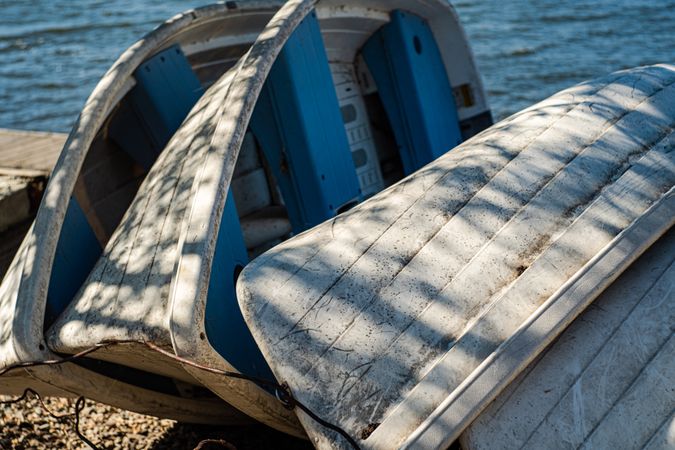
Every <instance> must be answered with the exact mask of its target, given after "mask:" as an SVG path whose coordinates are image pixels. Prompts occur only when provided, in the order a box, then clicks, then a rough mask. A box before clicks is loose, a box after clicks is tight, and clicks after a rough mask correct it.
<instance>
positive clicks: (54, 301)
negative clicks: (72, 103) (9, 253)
mask: <svg viewBox="0 0 675 450" xmlns="http://www.w3.org/2000/svg"><path fill="white" fill-rule="evenodd" d="M134 76H135V77H136V81H137V84H136V86H135V87H134V88H133V90H132V92H130V98H131V102H130V104H126V105H122V106H121V108H126V109H123V110H120V111H118V112H117V115H116V119H115V120H114V121H113V124H111V130H110V133H111V137H113V138H115V140H116V141H117V142H118V144H120V145H121V147H122V148H123V149H124V150H125V151H127V152H128V153H129V154H131V156H132V157H134V159H136V161H137V162H139V163H141V164H142V165H143V166H144V167H146V168H149V167H150V166H152V164H153V163H154V161H155V159H156V158H157V155H159V153H160V152H161V151H162V150H163V149H164V146H165V145H166V143H167V142H168V141H169V139H170V138H171V136H172V135H173V134H174V133H175V132H176V130H177V129H178V127H179V126H180V124H181V123H182V122H183V120H185V117H186V116H187V114H188V113H189V112H190V110H191V109H192V107H193V106H194V104H195V103H196V102H197V100H198V99H199V97H200V96H201V95H202V93H203V90H202V88H201V86H200V85H199V80H198V79H197V77H196V75H195V74H194V73H193V72H192V68H191V67H190V64H189V63H188V61H187V59H186V58H185V55H183V53H182V52H181V50H180V48H179V47H178V46H174V47H171V48H168V49H166V50H164V51H162V52H161V53H158V54H157V55H155V56H153V57H152V58H150V59H149V60H148V61H146V62H144V63H143V64H142V65H141V66H140V67H139V68H138V69H137V71H136V73H135V74H134ZM102 251H103V250H102V248H101V246H100V244H99V242H98V240H97V239H96V236H95V234H94V232H93V230H92V228H91V226H90V225H89V222H88V221H87V218H86V216H85V215H84V212H83V211H82V208H81V207H80V206H79V205H78V203H77V201H76V200H75V198H71V199H70V203H69V204H68V210H67V212H66V216H65V218H64V223H63V228H62V230H61V234H60V236H59V242H58V244H57V247H56V254H55V257H54V264H53V266H52V274H51V278H50V282H49V290H48V291H47V306H46V314H45V322H44V323H45V327H46V328H47V327H49V326H50V325H51V324H52V323H53V321H54V320H55V319H56V318H57V317H58V315H59V314H60V313H61V312H62V311H63V310H64V309H65V307H66V306H67V305H68V303H70V301H71V300H72V299H73V297H74V296H75V294H77V291H78V290H79V289H80V287H81V286H82V284H83V283H84V282H85V280H86V278H87V276H88V275H89V273H90V271H91V269H92V268H93V267H94V264H96V261H97V260H98V258H99V257H100V256H101V253H102Z"/></svg>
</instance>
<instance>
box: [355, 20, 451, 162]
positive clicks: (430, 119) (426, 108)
mask: <svg viewBox="0 0 675 450" xmlns="http://www.w3.org/2000/svg"><path fill="white" fill-rule="evenodd" d="M362 54H363V57H364V60H365V62H366V64H367V66H368V69H369V70H370V72H371V74H372V76H373V79H374V80H375V84H376V85H377V88H378V91H379V94H380V99H381V101H382V104H383V105H384V109H385V111H386V114H387V116H388V118H389V121H390V123H391V127H392V130H393V133H394V137H395V139H396V142H397V144H398V147H399V152H400V156H401V161H402V163H403V170H404V173H405V174H406V175H409V174H411V173H413V172H415V171H416V170H418V169H420V168H421V167H423V166H424V165H426V164H428V163H430V162H431V161H433V160H435V159H437V158H438V157H439V156H441V155H443V154H444V153H446V152H448V151H449V150H451V149H452V148H454V147H455V146H457V145H458V144H460V143H461V142H462V134H461V131H460V126H459V119H458V115H457V109H456V105H455V98H454V95H453V93H452V87H451V86H450V82H449V80H448V76H447V73H446V69H445V65H444V64H443V60H442V59H441V53H440V51H439V49H438V45H437V43H436V39H435V38H434V36H433V34H432V31H431V29H430V28H429V25H428V24H427V23H426V22H425V21H424V20H423V19H421V18H419V17H417V16H415V15H413V14H410V13H407V12H403V11H394V12H393V13H392V14H391V21H390V22H389V23H388V24H387V25H385V26H384V27H382V28H381V29H380V30H378V32H377V33H375V34H374V35H373V36H372V37H371V38H370V39H369V40H368V42H366V45H365V46H364V47H363V49H362Z"/></svg>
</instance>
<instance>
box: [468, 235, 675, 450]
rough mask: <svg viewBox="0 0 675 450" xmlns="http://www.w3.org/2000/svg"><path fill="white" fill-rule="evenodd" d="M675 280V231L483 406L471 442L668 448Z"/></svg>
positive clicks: (673, 401) (674, 367)
mask: <svg viewBox="0 0 675 450" xmlns="http://www.w3.org/2000/svg"><path fill="white" fill-rule="evenodd" d="M674 284H675V230H671V231H670V232H668V233H667V234H666V235H665V236H664V237H663V238H661V239H660V240H659V241H658V242H657V243H655V244H654V245H653V246H652V248H651V249H650V250H649V251H648V252H647V253H645V254H644V255H643V256H642V257H641V258H640V259H639V260H638V261H636V262H635V263H634V264H633V265H632V266H631V267H630V269H628V270H627V271H626V272H624V274H623V275H621V276H620V277H619V279H617V281H616V282H614V283H613V284H612V286H610V287H609V288H608V289H607V290H606V291H605V292H604V293H603V294H602V295H601V296H600V297H599V298H598V299H597V300H596V301H595V302H594V303H593V304H592V305H591V306H590V307H589V308H588V309H587V310H586V311H585V312H584V313H583V314H581V315H580V316H579V317H578V318H577V319H576V320H575V321H574V323H573V324H572V325H571V326H570V327H569V328H568V329H567V330H565V332H564V333H563V334H562V335H561V336H560V338H559V339H558V340H557V341H556V342H555V343H554V344H553V345H552V346H551V347H550V348H548V349H547V350H546V351H545V352H544V353H543V355H542V357H541V358H540V359H539V360H538V361H536V362H535V363H533V364H531V365H530V366H529V367H528V369H527V370H525V371H524V372H523V374H522V375H520V376H519V377H518V378H517V379H516V380H514V381H513V383H511V385H510V386H509V387H508V388H507V389H505V390H504V391H503V392H502V393H501V394H500V395H499V396H498V397H497V399H496V400H495V401H494V403H492V404H491V405H490V406H489V407H488V408H487V409H486V410H485V411H484V412H482V413H481V415H480V416H479V417H478V419H477V420H476V421H475V422H474V423H473V424H472V425H471V426H470V427H469V428H468V429H467V430H466V432H465V433H464V434H463V435H462V443H463V447H464V448H465V449H467V450H469V449H471V450H479V449H520V448H531V449H535V448H542V446H544V447H545V448H624V449H638V448H645V447H647V448H668V447H667V445H666V442H667V441H666V439H667V438H668V428H669V425H668V424H669V423H671V421H672V415H673V408H675V392H674V391H673V380H674V379H675V362H674V361H675V341H674V339H673V324H674V323H675V302H673V299H675V297H674V291H673V287H674ZM672 436H673V434H672V432H671V439H672ZM672 443H673V442H672V441H671V445H672ZM671 448H672V447H671Z"/></svg>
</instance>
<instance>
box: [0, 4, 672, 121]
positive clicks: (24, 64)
mask: <svg viewBox="0 0 675 450" xmlns="http://www.w3.org/2000/svg"><path fill="white" fill-rule="evenodd" d="M206 3H208V2H205V1H190V0H181V1H178V0H164V1H162V2H158V1H156V0H0V128H19V129H35V130H51V131H68V130H69V129H70V127H71V125H72V123H73V122H74V120H75V118H76V117H77V114H78V113H79V111H80V109H81V107H82V105H83V103H84V101H85V99H86V98H87V96H88V95H89V93H90V92H91V91H92V89H93V88H94V86H95V85H96V83H97V82H98V80H99V78H100V77H101V76H102V75H103V73H104V72H105V71H106V70H107V69H108V68H109V67H110V65H111V64H112V63H113V62H114V61H115V59H116V58H117V56H119V54H120V53H121V52H122V51H123V50H124V49H126V48H127V47H128V46H129V45H131V44H132V43H133V42H134V41H136V40H137V39H138V38H139V37H141V36H142V35H143V34H145V33H146V32H148V31H150V30H151V29H152V28H154V27H155V26H156V25H158V24H159V23H161V22H162V21H164V20H165V19H167V18H169V17H170V16H172V15H174V14H176V13H178V12H181V11H183V10H185V9H189V8H191V7H195V6H199V5H202V4H206ZM454 5H455V7H456V9H457V11H458V13H459V16H460V18H461V19H462V22H463V23H464V26H465V28H466V31H467V34H468V35H469V40H470V42H471V45H472V46H473V49H474V53H475V55H476V59H477V61H478V65H479V67H480V69H481V72H482V75H483V79H484V81H485V86H486V89H487V91H488V95H489V99H490V104H491V106H492V110H493V112H494V115H495V117H496V118H497V119H500V118H503V117H506V116H507V115H509V114H511V113H513V112H516V111H518V110H520V109H523V108H524V107H527V106H529V105H531V104H532V103H534V102H536V101H538V100H541V99H543V98H546V97H548V96H549V95H551V94H553V93H554V92H556V91H559V90H561V89H563V88H565V87H568V86H570V85H572V84H575V83H578V82H580V81H583V80H585V79H588V78H592V77H596V76H600V75H604V74H606V73H609V72H612V71H615V70H618V69H624V68H629V67H633V66H637V65H645V64H654V63H660V62H675V0H649V1H648V0H643V1H640V0H460V1H456V2H454Z"/></svg>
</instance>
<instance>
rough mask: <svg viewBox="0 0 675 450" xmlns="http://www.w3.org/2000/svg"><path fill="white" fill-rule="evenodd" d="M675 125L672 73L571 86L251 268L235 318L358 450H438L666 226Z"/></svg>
mask: <svg viewBox="0 0 675 450" xmlns="http://www.w3.org/2000/svg"><path fill="white" fill-rule="evenodd" d="M673 129H675V67H673V66H668V65H661V66H653V67H645V68H638V69H633V70H629V71H625V72H619V73H616V74H613V75H611V76H609V77H606V78H602V79H599V80H595V81H590V82H586V83H583V84H581V85H579V86H576V87H574V88H571V89H568V90H565V91H563V92H561V93H559V94H557V95H554V96H553V97H551V98H550V99H548V100H545V101H544V102H543V103H540V104H538V105H535V106H533V107H531V108H529V109H527V110H525V111H523V112H521V113H518V114H516V115H515V116H513V117H511V118H509V119H507V120H505V121H503V122H501V123H499V124H497V125H495V126H493V127H491V128H489V129H488V130H486V131H485V132H483V133H482V134H481V135H479V136H476V137H475V138H473V139H471V140H469V141H467V142H465V143H464V144H462V145H460V146H459V147H458V148H456V149H455V150H453V151H451V152H449V153H448V154H446V155H444V156H442V157H440V158H439V159H437V160H436V161H434V162H433V163H431V164H429V165H427V166H426V167H424V168H423V169H421V170H420V171H418V172H416V173H415V174H413V175H412V176H410V177H408V178H406V179H404V180H403V181H401V182H400V183H398V184H396V185H394V186H392V187H391V188H389V189H387V190H386V191H384V192H382V193H380V194H379V195H376V196H375V197H373V198H371V199H370V200H368V201H366V202H364V203H362V204H360V205H358V206H356V207H354V208H353V209H351V210H350V211H348V212H346V213H345V214H343V215H341V216H339V217H337V218H335V219H332V220H330V221H328V222H326V223H324V224H322V225H320V226H318V227H316V228H314V229H312V230H311V231H309V232H306V233H304V234H302V235H300V236H297V237H294V238H292V239H290V240H288V241H286V242H284V243H283V244H281V245H278V246H276V247H275V248H273V249H272V250H270V251H269V252H267V253H266V254H265V255H263V256H261V257H259V258H257V259H256V260H254V261H253V262H251V263H250V264H249V265H248V266H247V267H246V268H245V269H244V271H243V272H242V274H241V276H240V277H239V282H238V299H239V302H240V305H241V307H242V311H243V314H244V318H245V320H246V322H247V323H248V325H249V327H250V329H251V332H252V333H253V336H254V338H255V340H256V342H257V343H258V345H259V346H260V349H261V350H262V352H263V355H264V356H265V359H266V360H267V361H268V363H269V364H270V367H271V369H272V371H273V372H274V374H275V376H276V378H277V379H278V380H280V381H282V382H285V383H287V384H288V386H289V387H290V390H291V391H292V393H293V395H294V397H295V398H296V399H298V400H299V401H300V402H302V403H303V404H305V405H307V406H308V407H309V408H310V410H312V411H313V412H314V413H316V414H318V416H319V417H321V418H323V419H324V420H327V421H328V422H330V423H332V424H335V425H337V426H338V427H340V428H341V429H342V430H344V431H346V433H348V435H350V436H352V437H353V438H354V439H356V440H357V442H358V444H359V446H361V447H362V448H365V449H390V448H430V449H431V448H434V449H443V448H447V447H448V446H449V445H450V444H451V443H452V442H453V441H454V440H455V439H456V438H457V437H459V435H460V433H461V432H462V431H463V430H464V429H465V428H466V427H467V426H468V425H469V424H470V423H471V422H472V421H473V420H474V419H475V418H476V417H477V416H478V414H479V413H480V411H482V410H483V408H485V407H486V406H487V405H488V404H489V403H490V402H491V401H492V400H494V398H495V397H496V396H497V394H498V393H499V392H500V391H501V390H503V389H504V388H505V387H506V386H507V385H508V384H509V383H510V382H511V381H512V380H513V379H514V378H515V377H516V376H517V375H518V374H519V373H520V372H521V371H522V370H524V369H525V368H526V367H527V366H528V364H529V363H530V362H531V361H532V360H533V359H534V358H536V357H537V355H538V354H540V353H541V352H542V351H543V350H544V349H545V348H546V347H547V345H548V344H550V343H551V342H552V341H553V339H554V338H555V337H556V336H558V335H559V334H560V333H561V332H562V331H563V330H564V329H565V327H566V326H567V325H569V323H571V322H572V321H573V319H574V318H575V317H576V316H577V315H578V314H580V313H581V312H582V311H583V310H584V309H585V308H586V307H587V306H588V305H589V304H590V303H591V302H592V301H593V300H594V299H595V298H596V297H597V296H598V295H599V294H600V293H601V292H602V291H603V290H604V289H605V288H607V287H608V286H610V285H611V284H612V283H613V282H614V280H616V279H617V278H618V277H619V276H620V274H621V273H622V272H623V271H624V270H625V269H626V268H627V267H629V266H630V265H631V264H632V263H633V261H635V260H636V259H637V258H638V257H639V255H641V254H642V253H643V252H644V251H645V250H646V249H647V248H649V247H650V246H651V245H652V244H653V243H655V242H657V241H658V240H659V238H660V237H661V236H662V235H663V234H664V233H665V232H666V231H667V230H668V229H669V228H670V227H671V226H672V225H673V222H674V221H675V151H673V149H674V148H675V134H674V133H673ZM670 281H672V280H670ZM671 299H672V296H671ZM671 303H672V302H671ZM671 324H672V323H671ZM662 331H663V330H662ZM665 331H666V333H668V330H665ZM670 332H671V333H672V330H670ZM668 364H670V367H671V369H670V370H672V361H670V362H669V363H668ZM670 407H672V402H671V403H670ZM298 416H299V418H300V421H301V422H302V424H303V426H304V428H305V430H306V431H307V433H308V435H309V436H310V438H311V439H312V442H313V443H314V444H315V445H316V446H317V447H318V448H349V447H350V444H349V442H348V441H347V440H345V439H344V437H343V436H341V435H338V434H337V433H335V432H333V431H331V430H330V429H328V428H325V427H323V426H322V425H321V424H319V423H317V422H316V421H314V420H313V419H312V418H311V417H309V416H308V415H306V414H304V413H303V412H299V413H298ZM554 426H557V425H554ZM476 430H480V428H476ZM541 436H542V438H543V440H541V441H536V442H539V444H540V445H538V446H537V445H535V448H536V447H538V448H541V445H546V444H544V443H545V442H549V441H548V440H547V438H546V436H549V435H541Z"/></svg>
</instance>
